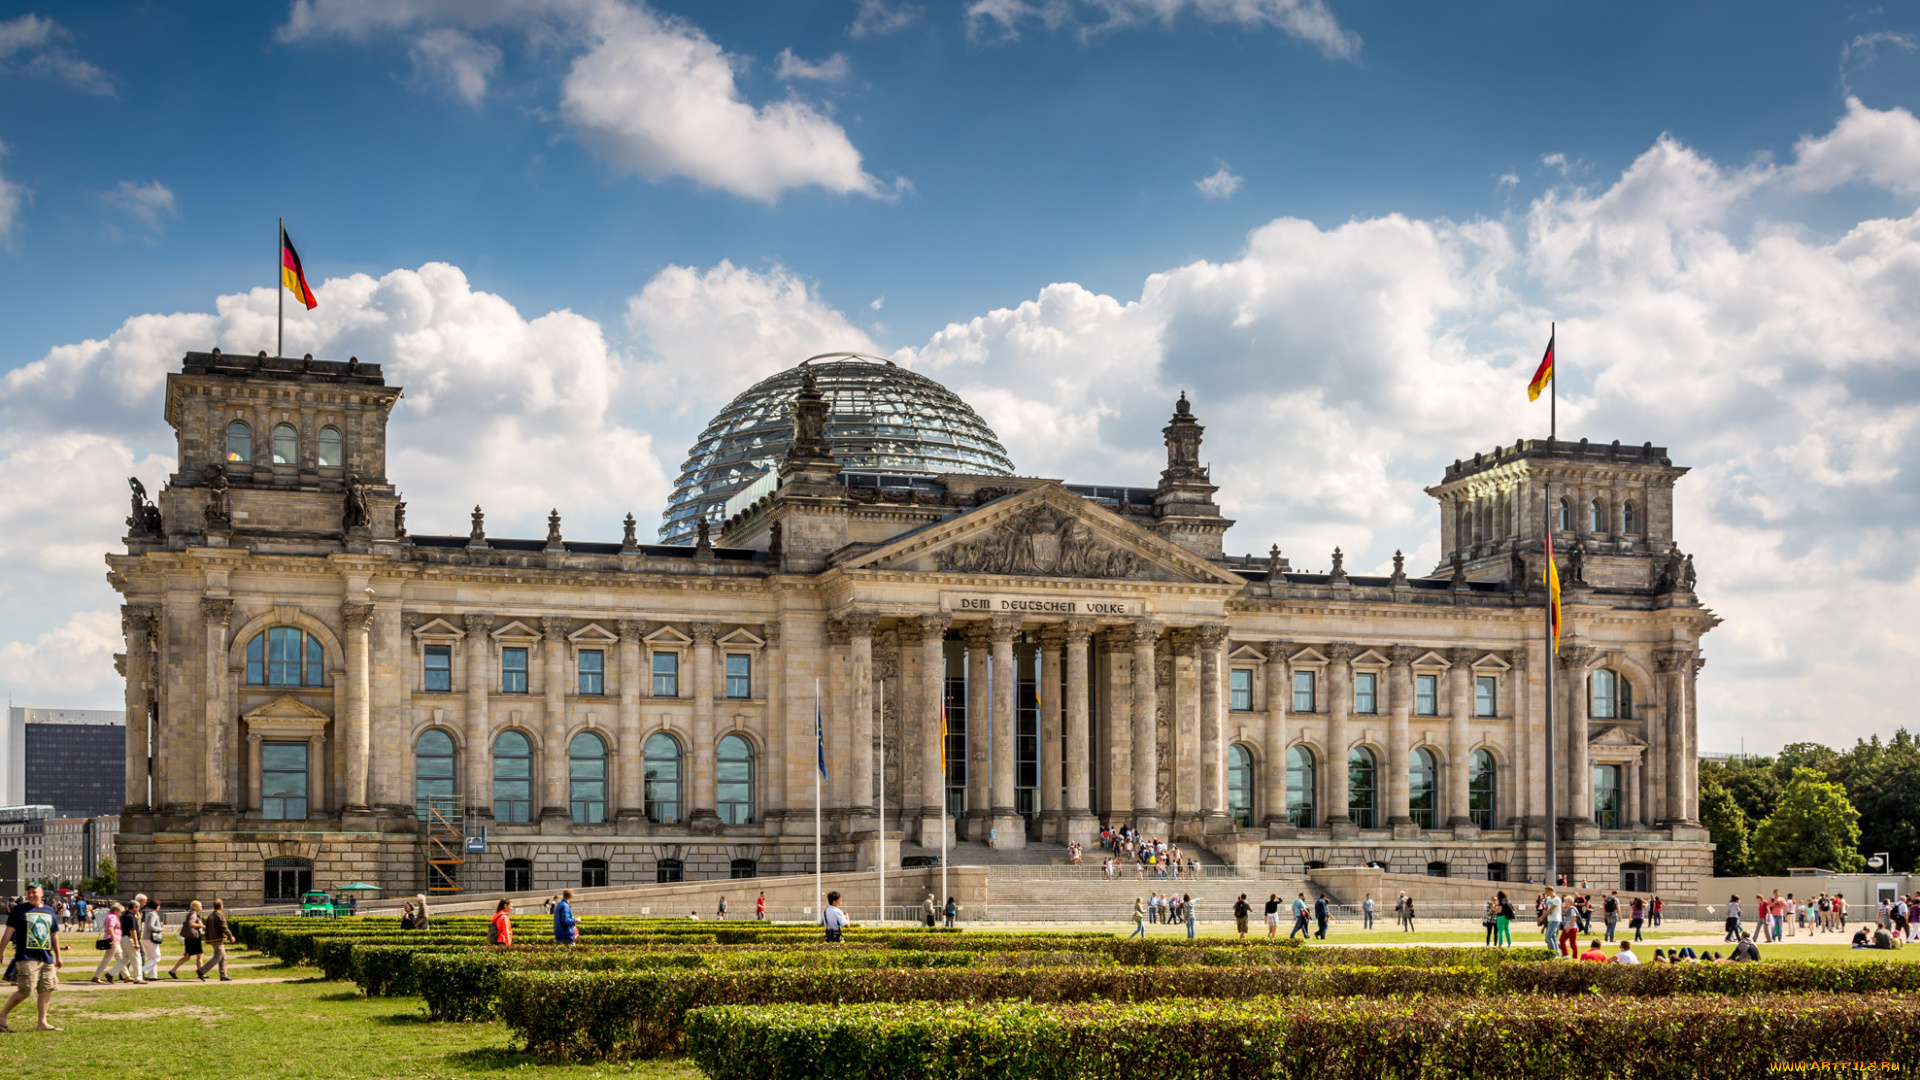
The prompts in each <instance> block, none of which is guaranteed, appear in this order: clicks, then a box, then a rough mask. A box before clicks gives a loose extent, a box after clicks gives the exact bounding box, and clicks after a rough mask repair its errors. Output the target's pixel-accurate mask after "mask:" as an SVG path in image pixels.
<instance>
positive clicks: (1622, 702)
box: [1587, 668, 1633, 720]
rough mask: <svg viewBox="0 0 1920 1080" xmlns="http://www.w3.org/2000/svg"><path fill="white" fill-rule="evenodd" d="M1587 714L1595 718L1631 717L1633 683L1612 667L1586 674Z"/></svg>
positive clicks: (1623, 718) (1614, 718)
mask: <svg viewBox="0 0 1920 1080" xmlns="http://www.w3.org/2000/svg"><path fill="white" fill-rule="evenodd" d="M1587 686H1588V691H1589V692H1588V698H1589V700H1588V703H1587V715H1588V716H1590V717H1592V718H1594V719H1595V720H1630V719H1632V718H1633V685H1632V684H1631V683H1629V682H1627V680H1626V679H1625V678H1624V677H1622V676H1621V674H1620V673H1619V672H1617V671H1615V670H1613V669H1612V668H1600V669H1598V670H1596V671H1594V673H1593V674H1591V675H1589V676H1587Z"/></svg>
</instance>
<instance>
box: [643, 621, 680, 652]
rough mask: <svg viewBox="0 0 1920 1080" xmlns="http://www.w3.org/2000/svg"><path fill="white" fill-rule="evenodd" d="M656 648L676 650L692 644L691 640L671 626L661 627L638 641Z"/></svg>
mask: <svg viewBox="0 0 1920 1080" xmlns="http://www.w3.org/2000/svg"><path fill="white" fill-rule="evenodd" d="M640 640H641V641H644V642H646V643H647V644H648V645H651V646H655V647H657V648H665V649H678V648H682V647H684V646H687V645H691V644H693V639H692V638H690V637H688V636H687V635H685V634H683V633H681V632H680V631H678V630H675V629H674V628H673V627H671V626H662V627H660V628H659V629H658V630H655V631H654V632H653V633H651V634H648V635H647V636H646V637H643V638H641V639H640Z"/></svg>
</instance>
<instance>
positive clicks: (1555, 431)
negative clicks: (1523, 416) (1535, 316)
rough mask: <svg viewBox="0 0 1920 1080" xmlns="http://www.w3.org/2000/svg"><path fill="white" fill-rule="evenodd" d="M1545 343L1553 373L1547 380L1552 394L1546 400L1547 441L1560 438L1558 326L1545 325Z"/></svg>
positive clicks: (1555, 324)
mask: <svg viewBox="0 0 1920 1080" xmlns="http://www.w3.org/2000/svg"><path fill="white" fill-rule="evenodd" d="M1547 327H1548V329H1547V342H1548V344H1550V345H1552V346H1553V373H1552V375H1551V377H1549V378H1548V379H1547V388H1548V390H1549V391H1550V392H1551V393H1552V394H1553V396H1552V397H1550V398H1548V399H1547V441H1548V442H1552V441H1553V440H1555V439H1557V438H1559V437H1560V325H1559V324H1558V323H1548V324H1547Z"/></svg>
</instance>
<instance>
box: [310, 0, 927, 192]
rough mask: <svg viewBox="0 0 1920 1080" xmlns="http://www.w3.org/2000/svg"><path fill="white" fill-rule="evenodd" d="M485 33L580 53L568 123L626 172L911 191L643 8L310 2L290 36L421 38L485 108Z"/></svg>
mask: <svg viewBox="0 0 1920 1080" xmlns="http://www.w3.org/2000/svg"><path fill="white" fill-rule="evenodd" d="M482 32H490V33H495V34H499V33H511V34H517V35H519V36H521V37H522V38H524V39H525V40H526V41H527V42H528V43H529V45H530V47H539V48H541V49H543V50H544V49H545V48H546V47H549V46H558V47H559V48H560V49H562V50H564V51H566V52H568V53H570V54H571V56H572V59H571V62H570V65H569V68H568V71H567V74H566V76H565V78H564V79H563V80H562V84H561V96H560V101H559V108H558V113H559V115H560V116H561V117H562V118H564V119H565V120H566V122H567V123H568V124H569V125H571V127H572V129H573V131H574V133H575V134H576V135H577V136H578V137H579V138H580V140H581V142H582V143H583V144H585V145H586V146H588V147H589V148H591V149H592V150H593V151H594V152H595V153H597V154H598V155H599V156H601V157H602V158H604V159H605V160H606V161H608V162H610V163H611V164H612V165H614V167H616V168H618V169H620V170H622V171H625V172H632V173H635V174H638V175H640V176H642V177H645V178H647V179H650V180H660V179H665V178H668V177H684V178H686V179H689V180H692V181H693V182H695V183H697V184H700V185H702V186H705V187H710V188H716V189H719V190H721V191H727V192H731V193H732V194H735V195H740V196H744V197H746V198H750V199H758V200H761V201H765V202H771V201H773V200H775V199H778V198H779V197H780V196H781V195H782V194H783V193H785V192H787V191H789V190H793V189H795V188H805V187H819V188H823V189H825V190H827V191H831V192H835V193H838V194H850V195H865V196H869V197H872V198H889V197H892V196H894V195H895V194H897V193H898V192H900V191H903V190H906V185H905V182H904V179H896V180H895V181H893V182H892V183H882V182H881V181H880V180H879V179H878V178H876V177H874V176H872V175H870V174H869V173H868V172H867V171H866V169H865V167H864V166H863V164H862V159H861V155H860V151H859V150H858V149H856V148H855V147H854V145H853V140H852V139H851V138H849V137H848V135H847V132H846V130H845V129H844V128H842V127H841V126H840V125H839V124H838V123H836V122H835V121H834V120H833V118H832V117H831V116H829V115H828V114H827V113H825V112H824V111H822V110H821V109H819V108H817V107H815V106H813V105H811V104H808V103H807V102H804V101H801V100H798V99H797V98H789V99H787V100H783V101H772V102H768V103H766V104H763V105H755V104H753V103H752V102H750V101H748V100H746V99H745V97H744V96H743V95H742V94H741V92H740V88H739V86H738V84H737V82H736V80H735V72H736V69H737V67H738V65H739V63H740V62H739V61H738V60H736V59H735V58H734V57H732V56H730V55H728V54H727V53H726V52H725V51H724V50H722V49H721V48H720V46H719V45H717V44H715V43H714V41H713V40H712V39H711V38H709V37H708V36H707V35H706V33H705V32H704V31H702V30H701V29H700V28H699V27H698V26H696V25H694V24H693V23H692V22H690V21H688V20H686V19H684V18H679V17H675V16H671V15H665V14H661V13H659V12H656V11H654V10H653V9H651V8H649V7H647V6H646V5H645V4H643V3H639V2H637V0H636V2H630V0H474V2H471V3H469V2H465V0H391V2H382V3H377V4H375V3H368V2H366V0H298V2H296V3H295V4H294V6H293V8H292V9H291V11H290V13H289V15H288V19H287V22H286V24H285V25H283V26H282V27H281V28H280V31H279V36H280V39H281V40H282V41H286V42H295V43H297V42H302V41H308V40H314V39H323V38H345V39H349V40H366V39H369V38H373V37H377V36H382V35H389V36H401V37H405V38H409V39H411V41H412V46H411V50H412V53H413V56H414V63H415V65H416V67H417V68H420V69H422V70H425V71H429V72H434V73H437V74H436V76H435V77H436V78H438V79H439V80H440V81H441V82H443V83H444V84H446V85H448V86H450V88H451V89H452V90H453V92H454V93H455V95H456V96H459V97H461V98H462V99H463V100H468V101H470V102H477V101H478V100H480V98H481V96H483V95H484V94H485V92H486V84H487V80H488V78H490V77H491V75H492V74H493V71H494V70H495V68H496V67H497V66H498V63H499V53H498V50H497V48H496V47H495V46H493V45H491V44H486V43H483V42H481V41H480V40H479V39H478V38H477V37H475V36H473V35H475V34H477V33H482ZM489 50H491V51H489ZM836 60H837V61H838V63H837V64H836ZM790 65H795V66H790ZM782 69H783V71H784V74H783V75H782V77H783V78H812V79H830V78H834V77H837V76H836V75H835V72H836V69H837V70H838V71H839V72H840V74H844V69H845V59H844V58H843V57H837V58H830V59H829V60H826V61H822V62H821V63H819V64H806V63H805V62H803V61H800V60H798V58H796V57H793V55H792V53H791V52H790V51H788V52H783V53H782Z"/></svg>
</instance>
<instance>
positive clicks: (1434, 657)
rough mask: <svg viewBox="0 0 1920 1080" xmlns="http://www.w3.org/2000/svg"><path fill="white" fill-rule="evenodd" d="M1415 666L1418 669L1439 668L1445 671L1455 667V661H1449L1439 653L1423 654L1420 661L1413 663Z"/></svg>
mask: <svg viewBox="0 0 1920 1080" xmlns="http://www.w3.org/2000/svg"><path fill="white" fill-rule="evenodd" d="M1413 666H1414V667H1417V668H1439V669H1440V670H1442V671H1445V670H1446V669H1448V668H1450V667H1452V666H1453V661H1451V660H1448V659H1447V658H1446V657H1444V656H1441V655H1440V654H1439V653H1437V652H1425V653H1421V654H1420V657H1419V659H1417V660H1415V661H1414V662H1413Z"/></svg>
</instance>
